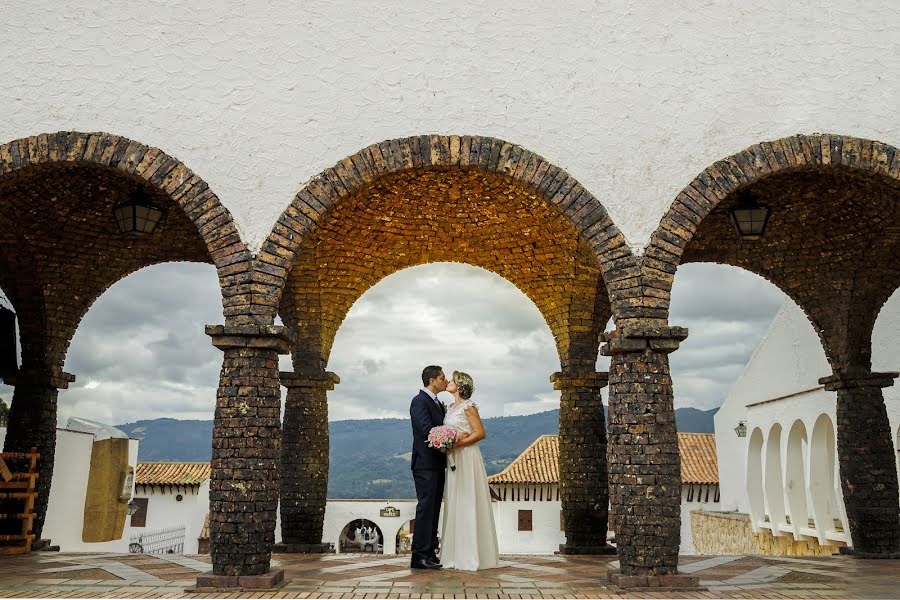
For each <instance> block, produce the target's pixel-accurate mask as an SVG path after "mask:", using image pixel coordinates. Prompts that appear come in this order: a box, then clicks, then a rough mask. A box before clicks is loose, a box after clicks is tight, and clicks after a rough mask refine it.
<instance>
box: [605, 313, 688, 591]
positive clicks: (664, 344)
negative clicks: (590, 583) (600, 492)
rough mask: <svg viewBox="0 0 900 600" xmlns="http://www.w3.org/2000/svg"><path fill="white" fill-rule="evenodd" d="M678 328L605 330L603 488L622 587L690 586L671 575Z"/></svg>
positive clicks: (677, 538)
mask: <svg viewBox="0 0 900 600" xmlns="http://www.w3.org/2000/svg"><path fill="white" fill-rule="evenodd" d="M687 333H688V332H687V329H685V328H683V327H668V326H661V327H633V328H623V329H616V330H615V331H612V332H608V333H604V334H603V341H605V342H606V345H605V346H603V347H601V353H602V354H604V355H606V356H611V357H612V360H611V364H610V369H609V383H610V394H609V427H608V432H609V449H608V455H607V456H608V463H609V484H610V486H609V489H610V500H611V503H610V504H611V509H612V529H613V530H614V531H615V533H616V545H617V546H618V555H619V563H620V565H621V569H620V571H619V572H610V575H609V580H610V582H611V583H612V584H613V585H614V586H618V587H621V588H640V587H657V588H658V587H663V588H667V589H674V588H682V587H696V586H697V585H698V579H697V578H696V577H689V576H684V575H677V571H678V547H679V545H680V542H681V534H680V526H681V464H680V459H679V454H678V434H677V431H676V429H675V410H674V407H673V396H672V378H671V376H670V375H669V357H668V354H669V353H670V352H672V351H674V350H676V349H677V348H678V345H679V343H680V342H681V341H682V340H684V339H685V338H686V337H687Z"/></svg>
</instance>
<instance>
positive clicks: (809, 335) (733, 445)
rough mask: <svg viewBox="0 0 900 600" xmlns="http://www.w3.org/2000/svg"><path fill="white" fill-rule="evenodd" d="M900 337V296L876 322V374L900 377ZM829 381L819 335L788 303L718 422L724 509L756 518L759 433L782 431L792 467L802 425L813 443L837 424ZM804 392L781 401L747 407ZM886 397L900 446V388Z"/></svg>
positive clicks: (890, 390) (891, 389)
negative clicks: (794, 440)
mask: <svg viewBox="0 0 900 600" xmlns="http://www.w3.org/2000/svg"><path fill="white" fill-rule="evenodd" d="M898 331H900V292H895V293H894V295H893V296H891V298H890V299H889V300H888V301H887V303H886V304H885V305H884V307H883V308H882V310H881V313H880V314H879V316H878V320H877V321H876V322H875V331H874V333H873V336H872V368H873V369H874V370H876V371H898V370H900V340H898V338H897V332H898ZM829 374H831V368H830V367H829V366H828V361H827V360H826V359H825V352H824V351H823V350H822V344H821V342H820V341H819V338H818V336H817V335H816V333H815V330H813V328H812V325H811V324H810V323H809V321H808V320H807V318H806V316H805V315H804V314H803V312H802V311H801V310H800V308H799V307H798V306H797V305H796V304H794V303H793V302H792V301H791V300H789V299H788V300H786V301H785V304H784V306H782V308H781V310H780V311H779V312H778V314H777V315H776V316H775V319H774V320H773V321H772V325H771V326H770V327H769V331H768V333H767V334H766V336H765V337H764V338H763V341H762V342H761V343H760V345H759V347H758V348H757V349H756V352H755V353H754V355H753V357H752V358H751V359H750V362H749V363H748V364H747V368H746V369H745V370H744V373H743V374H742V375H741V376H740V378H738V380H737V382H736V383H735V385H734V387H733V388H732V389H731V391H730V392H729V394H728V398H726V400H725V402H724V403H723V404H722V407H721V408H720V409H719V412H718V413H716V416H715V428H716V448H717V453H718V459H719V466H720V468H719V478H720V481H721V505H722V510H738V511H741V512H749V511H750V506H749V501H748V499H747V493H746V469H745V466H746V464H747V458H746V457H747V444H748V442H749V440H750V433H751V432H752V430H753V428H754V427H760V428H761V429H762V431H763V434H764V436H766V438H768V434H769V431H770V430H771V428H772V426H773V425H775V424H781V427H782V442H781V445H782V454H783V456H784V460H786V454H785V453H786V447H787V439H788V434H789V432H790V429H791V426H792V425H793V423H794V422H795V421H796V420H797V419H801V420H802V421H803V422H804V424H805V427H806V432H807V436H810V437H811V436H812V431H813V425H814V424H815V422H816V418H817V417H818V416H819V415H820V414H823V413H824V414H827V415H829V416H830V418H831V420H832V423H834V422H835V403H836V398H837V395H836V393H835V392H826V391H825V390H823V389H817V388H820V387H821V386H819V384H818V379H819V378H820V377H825V376H827V375H829ZM804 391H805V393H802V394H799V395H796V396H792V397H790V398H785V399H782V400H778V401H776V402H770V403H767V404H761V405H760V404H756V405H754V406H750V407H749V408H748V407H747V405H748V404H755V403H758V402H762V401H765V400H772V399H775V398H779V397H782V396H787V395H789V394H795V393H798V392H804ZM882 393H883V394H884V400H885V405H886V406H887V412H888V418H889V419H890V423H891V431H892V432H893V436H892V437H893V439H894V444H895V445H896V444H898V436H900V387H898V386H897V385H894V386H892V387H888V388H884V389H883V390H882ZM740 420H745V421H747V428H748V431H747V437H745V438H738V437H737V435H735V433H734V431H733V429H734V427H735V426H736V425H737V423H738V421H740ZM782 464H784V462H783V463H782ZM738 467H739V468H738ZM898 469H900V466H898Z"/></svg>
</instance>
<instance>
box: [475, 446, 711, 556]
mask: <svg viewBox="0 0 900 600" xmlns="http://www.w3.org/2000/svg"><path fill="white" fill-rule="evenodd" d="M678 449H679V451H680V453H681V548H680V550H679V552H680V554H694V546H693V541H692V538H691V527H690V523H691V518H690V513H691V512H692V511H694V510H718V508H719V475H718V466H717V464H716V439H715V436H713V435H712V434H708V433H679V434H678ZM488 483H489V484H490V486H491V495H492V496H493V497H494V500H495V502H494V508H495V510H494V519H495V522H496V524H497V538H498V540H499V542H500V552H501V554H552V553H554V552H556V551H557V550H559V545H560V544H562V543H564V542H565V541H566V538H565V533H564V531H563V527H562V503H561V502H560V499H559V437H558V436H555V435H542V436H541V437H539V438H538V439H536V440H535V441H534V443H532V444H531V445H530V446H529V447H528V448H526V449H525V451H524V452H522V454H520V455H519V456H518V458H516V459H515V460H514V461H513V462H511V463H510V464H509V465H508V466H507V467H506V468H505V469H503V471H501V472H500V473H497V474H496V475H492V476H491V477H488ZM598 535H603V534H602V533H598ZM603 541H605V540H603Z"/></svg>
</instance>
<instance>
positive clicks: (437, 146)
mask: <svg viewBox="0 0 900 600" xmlns="http://www.w3.org/2000/svg"><path fill="white" fill-rule="evenodd" d="M445 216H446V218H447V220H446V221H444V220H443V218H444V217H445ZM625 256H630V250H629V249H628V248H627V247H626V246H625V240H624V238H623V237H622V236H621V234H620V233H619V232H618V230H617V228H616V227H615V225H614V224H613V223H612V221H611V220H610V219H609V217H608V215H607V214H606V211H605V210H604V209H603V207H602V206H601V205H600V203H599V201H598V200H597V199H596V198H594V196H593V195H591V194H590V193H589V192H587V190H585V189H584V188H583V187H582V186H581V185H580V184H578V182H577V181H575V180H574V179H573V178H572V177H571V176H569V175H568V174H567V173H566V172H565V171H563V170H562V169H559V168H558V167H555V166H553V165H551V164H550V163H548V162H547V161H546V160H544V159H543V158H541V157H540V156H538V155H536V154H534V153H532V152H530V151H528V150H525V149H524V148H521V147H520V146H516V145H514V144H510V143H508V142H504V141H502V140H496V139H492V138H483V137H477V136H438V135H431V136H419V137H411V138H404V139H398V140H390V141H386V142H382V143H380V144H375V145H373V146H369V147H368V148H365V149H364V150H362V151H360V152H359V153H357V154H354V155H353V156H351V157H348V158H346V159H344V160H342V161H341V162H340V163H338V164H337V165H336V166H335V167H333V168H331V169H328V170H326V171H325V172H323V173H322V174H320V175H318V176H317V177H315V178H314V179H313V180H312V181H310V182H309V184H307V185H306V186H305V187H304V189H303V190H301V191H300V192H299V193H298V194H297V196H296V197H295V198H294V200H293V202H292V203H291V205H290V206H289V207H288V208H287V210H285V212H284V214H282V216H281V218H280V219H279V220H278V223H277V224H276V226H275V228H274V229H273V231H272V234H271V235H270V236H269V238H268V239H267V240H266V242H265V243H264V244H263V247H262V252H261V253H260V258H263V257H269V258H268V259H269V260H272V261H273V262H274V263H276V264H277V266H278V268H279V273H278V274H279V276H280V275H281V274H282V271H283V273H284V275H285V277H287V279H288V281H287V284H286V286H285V291H284V294H283V295H282V296H281V298H280V299H279V300H280V301H279V303H278V307H279V310H280V314H281V316H282V319H283V320H284V322H285V324H286V326H287V327H288V328H290V329H292V330H294V331H295V332H296V341H295V342H294V344H293V347H292V355H293V364H294V371H293V372H292V373H283V374H282V383H283V384H284V385H286V386H287V387H288V398H287V401H286V409H285V428H284V432H283V438H284V445H283V453H282V461H283V466H284V468H283V470H284V474H283V477H282V490H281V492H282V496H281V498H282V538H283V539H284V540H285V546H284V549H291V548H290V545H291V544H293V545H294V549H297V550H309V549H314V547H315V546H316V545H317V544H319V543H320V541H321V534H322V532H321V527H322V525H321V523H322V515H323V514H324V513H323V511H324V502H325V491H326V488H327V468H328V463H327V447H328V439H327V401H326V397H325V392H326V390H327V389H330V387H331V386H333V385H334V384H335V383H336V382H337V381H339V380H338V378H337V377H336V376H335V375H334V374H331V373H328V372H327V371H325V369H326V365H327V363H328V356H329V353H330V349H331V343H332V341H333V339H334V334H335V332H336V331H337V328H338V327H339V326H340V324H341V322H342V320H343V318H344V315H345V314H346V312H347V310H348V309H349V307H350V306H351V305H352V304H353V302H354V301H355V300H356V299H357V298H358V297H359V296H360V295H361V294H362V293H363V292H365V290H366V289H368V288H369V287H371V286H372V285H374V284H375V283H377V282H378V281H379V280H380V279H382V278H384V277H386V276H388V275H390V274H391V273H393V272H396V271H398V270H400V269H402V268H406V267H409V266H413V265H417V264H423V263H428V262H437V261H456V262H466V263H469V264H473V265H476V266H479V267H482V268H485V269H487V270H490V271H493V272H495V273H497V274H499V275H501V276H503V277H505V278H506V279H508V280H509V281H511V282H512V283H513V284H515V285H516V286H517V287H519V289H520V290H522V291H523V293H525V294H526V296H528V297H529V298H531V299H532V300H533V301H534V302H535V304H536V305H537V306H538V308H539V309H540V310H541V312H542V314H543V315H544V317H545V319H546V320H547V323H548V325H549V326H550V328H551V330H552V331H553V333H554V336H555V339H556V342H557V350H558V352H559V355H560V364H561V372H560V373H557V374H555V379H554V381H555V385H556V387H557V389H560V390H562V404H561V414H560V429H561V431H560V433H561V436H562V438H563V440H564V442H563V443H562V444H561V446H562V448H561V452H560V454H561V456H560V469H561V471H562V473H563V481H564V483H563V487H562V489H563V493H562V496H563V503H564V509H563V510H564V512H566V518H565V522H566V525H567V540H568V542H567V547H566V548H564V551H572V552H578V551H581V552H591V551H595V550H597V549H596V548H594V547H592V546H590V544H591V543H592V542H591V541H592V540H593V539H594V537H595V536H594V532H595V531H596V530H597V528H598V527H599V525H597V523H598V522H600V521H604V522H605V520H606V518H607V515H606V512H607V511H606V506H607V500H606V494H607V490H606V477H605V469H606V463H605V454H606V428H605V423H604V417H603V410H602V403H601V400H600V389H601V388H602V387H603V386H605V384H606V376H605V374H598V373H596V372H595V362H596V358H597V348H598V344H599V342H598V335H599V333H600V332H601V331H602V329H603V327H604V326H605V324H606V322H607V321H608V319H609V317H610V308H609V302H608V292H607V290H606V287H605V284H604V272H606V271H609V270H611V269H614V268H615V267H616V265H617V264H618V263H617V262H616V261H617V260H618V259H621V258H622V257H625ZM272 310H273V313H274V310H275V306H274V305H273V306H272ZM548 375H550V374H549V373H548ZM566 442H567V443H566ZM300 464H302V465H303V466H304V469H305V473H307V475H303V476H298V475H297V474H298V473H300V470H299V466H300Z"/></svg>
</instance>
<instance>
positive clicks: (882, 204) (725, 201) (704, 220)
mask: <svg viewBox="0 0 900 600" xmlns="http://www.w3.org/2000/svg"><path fill="white" fill-rule="evenodd" d="M747 193H749V194H752V195H753V196H754V197H755V198H756V200H757V201H758V202H760V203H762V204H765V205H768V206H769V207H770V208H771V210H772V212H771V216H770V218H769V224H768V227H767V229H766V233H765V235H764V236H763V237H762V239H758V240H753V241H750V240H742V239H740V237H739V236H738V235H737V234H736V232H735V231H734V230H733V228H732V226H731V224H730V223H729V221H728V214H729V210H730V209H731V208H732V207H733V206H735V204H736V202H737V201H738V199H739V197H740V195H741V194H747ZM898 211H900V152H898V151H897V149H896V148H894V147H893V146H890V145H887V144H884V143H881V142H876V141H871V140H864V139H859V138H853V137H849V136H841V135H833V134H815V135H808V136H806V135H796V136H792V137H789V138H783V139H780V140H776V141H772V142H762V143H760V144H756V145H754V146H751V147H750V148H748V149H746V150H744V151H742V152H739V153H737V154H735V155H733V156H730V157H728V158H726V159H724V160H721V161H718V162H717V163H715V164H714V165H712V166H710V167H709V168H707V169H706V170H704V171H703V172H702V173H700V174H699V175H698V176H697V177H696V178H695V179H694V180H693V181H692V182H691V183H690V184H689V185H688V186H687V187H685V188H684V190H683V191H682V192H681V193H679V194H678V196H677V197H676V199H675V201H674V203H673V204H672V206H671V208H670V210H669V211H668V213H667V214H666V215H665V217H664V218H663V219H662V222H661V223H660V226H659V228H658V229H657V230H656V232H655V233H654V234H653V236H652V239H651V243H650V245H649V246H648V248H647V251H646V253H645V254H644V256H643V257H642V258H641V273H642V276H643V277H646V278H647V280H648V281H651V282H653V283H652V295H653V297H655V298H661V299H663V300H664V304H663V307H664V308H665V307H667V303H668V298H669V293H670V291H671V282H672V277H673V276H674V273H675V269H676V268H677V267H678V265H679V264H682V263H686V262H718V263H726V264H731V265H734V266H739V267H742V268H744V269H747V270H749V271H752V272H754V273H756V274H758V275H761V276H762V277H764V278H766V279H768V280H769V281H771V282H772V283H773V284H774V285H776V286H777V287H779V288H780V289H781V290H783V291H784V292H785V293H786V294H787V295H788V296H789V297H791V298H792V299H793V300H794V301H795V302H796V303H797V304H798V305H799V306H800V307H801V308H802V309H803V310H804V312H805V313H806V315H807V316H808V318H809V320H810V321H811V323H812V325H813V327H814V328H815V330H816V331H817V333H818V334H819V337H820V339H821V340H822V344H823V347H824V349H825V353H826V356H827V358H828V361H829V363H830V365H831V367H832V373H831V374H830V375H829V376H827V377H823V378H822V379H821V380H820V383H822V384H824V385H825V386H826V389H827V390H833V391H836V392H837V396H838V404H837V431H838V433H837V439H838V455H839V463H840V471H841V485H842V488H843V491H844V501H845V504H846V507H847V513H848V517H849V520H850V528H851V532H852V537H853V547H854V550H855V551H856V552H858V553H863V554H867V553H872V554H876V555H886V554H887V555H890V554H894V553H897V552H898V551H900V507H898V500H897V496H898V493H897V489H898V488H897V481H896V474H895V473H896V471H895V470H894V469H893V468H892V465H893V445H892V443H891V432H890V427H889V425H888V422H887V413H886V409H885V406H884V400H883V397H882V394H881V388H882V387H886V386H889V385H892V384H893V380H894V378H895V377H896V376H897V373H873V372H872V369H871V338H872V330H873V328H874V324H875V319H876V317H877V315H878V311H879V310H880V309H881V306H882V305H883V304H884V303H885V302H886V301H887V299H888V298H889V297H890V295H891V294H892V293H893V292H894V290H896V289H897V287H898V285H900V261H897V256H898V250H900V222H898V219H897V216H898V214H900V213H898ZM644 295H647V294H646V290H645V293H644Z"/></svg>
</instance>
